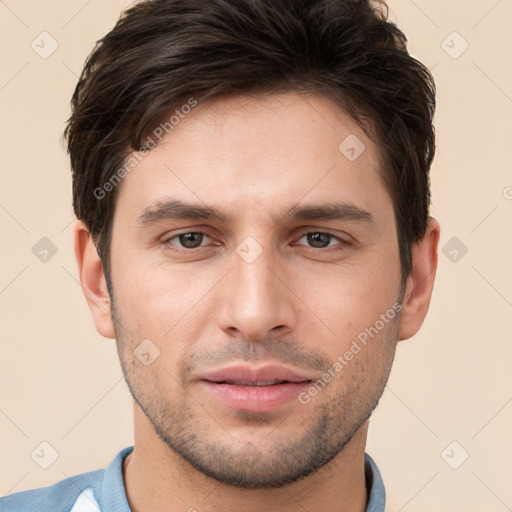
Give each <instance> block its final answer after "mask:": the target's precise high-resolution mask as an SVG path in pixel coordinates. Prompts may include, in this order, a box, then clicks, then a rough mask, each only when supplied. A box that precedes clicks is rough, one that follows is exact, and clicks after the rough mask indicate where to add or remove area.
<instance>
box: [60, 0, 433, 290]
mask: <svg viewBox="0 0 512 512" xmlns="http://www.w3.org/2000/svg"><path fill="white" fill-rule="evenodd" d="M387 18H388V12H387V7H386V5H385V4H384V2H381V1H377V0H376V1H373V2H372V1H371V0H207V1H206V0H145V1H141V2H139V3H137V4H135V5H134V6H132V7H131V8H129V9H128V10H127V11H125V12H124V13H123V14H122V16H121V17H120V19H119V20H118V22H117V24H116V25H115V27H114V28H113V29H112V30H111V31H110V32H109V33H108V34H107V35H106V36H105V37H103V38H102V39H101V40H100V41H98V42H97V43H96V46H95V48H94V50H93V52H92V53H91V55H90V56H89V57H88V59H87V61H86V63H85V67H84V69H83V71H82V74H81V76H80V79H79V82H78V85H77V87H76V90H75V92H74V95H73V99H72V115H71V117H70V119H69V121H68V124H67V126H66V130H65V137H66V140H67V147H68V152H69V155H70V157H71V166H72V171H73V206H74V210H75V213H76V216H77V218H79V219H82V220H83V221H84V222H85V224H86V225H87V227H88V229H89V231H90V233H91V235H92V237H93V240H94V241H95V243H96V245H97V247H98V253H99V255H100V258H101V260H102V263H103V265H104V268H105V270H106V272H107V273H108V269H109V246H110V238H111V236H110V234H111V228H112V214H113V205H114V199H115V191H116V188H115V187H108V193H107V194H104V196H105V197H102V198H101V199H98V198H97V195H98V194H97V193H95V191H97V190H98V189H99V188H101V187H103V185H104V184H105V183H108V182H109V180H112V177H113V176H114V175H115V173H116V172H119V169H122V168H123V165H124V164H125V159H126V158H127V156H128V154H129V153H131V152H132V151H140V150H141V149H143V148H144V146H145V143H144V138H145V136H146V134H147V133H148V130H149V129H150V127H151V126H152V123H154V122H155V120H156V119H159V118H161V116H162V115H164V114H166V113H169V112H172V111H173V109H175V108H177V107H179V106H180V105H183V104H184V103H186V102H187V100H188V99H190V98H191V97H195V98H199V99H201V98H205V97H219V96H223V95H234V94H238V93H252V92H256V91H264V92H269V93H272V92H287V91H297V92H313V93H318V94H321V95H324V96H327V97H329V98H331V99H333V100H334V101H335V102H336V103H337V104H338V105H339V106H340V107H341V108H343V109H344V110H345V111H346V112H348V113H349V114H350V115H351V116H352V117H353V118H354V119H355V120H356V121H357V122H358V123H359V124H360V126H361V127H362V128H363V129H364V130H365V132H366V133H367V134H369V131H371V132H372V133H374V134H375V137H376V142H377V143H378V146H379V148H380V153H381V155H382V160H383V169H382V170H381V175H382V178H383V180H384V183H385V185H386V189H387V191H388V193H389V194H390V196H391V198H392V201H393V205H394V212H395V219H396V226H397V237H398V243H399V252H400V262H401V269H402V287H403V285H404V283H405V280H406V278H407V277H408V276H409V274H410V273H411V270H412V255H411V249H412V246H413V244H414V243H416V242H417V241H419V240H420V239H421V238H422V237H423V236H424V234H425V231H426V226H427V222H428V216H429V213H428V212H429V205H430V180H429V169H430V165H431V162H432V159H433V157H434V151H435V135H434V128H433V125H432V120H433V115H434V109H435V85H434V81H433V78H432V76H431V74H430V72H429V71H428V69H427V68H426V67H425V66H424V65H422V64H421V63H420V62H418V61H417V60H415V59H414V58H413V57H411V56H410V55H409V53H408V52H407V48H406V42H407V39H406V37H405V35H404V34H403V33H402V32H401V31H400V30H399V29H398V28H397V27H396V25H395V24H393V23H391V22H390V21H388V19H387ZM370 127H371V130H369V128H370ZM340 142H341V141H340ZM118 177H119V176H118ZM111 189H112V190H111ZM101 190H104V189H103V188H102V189H101Z"/></svg>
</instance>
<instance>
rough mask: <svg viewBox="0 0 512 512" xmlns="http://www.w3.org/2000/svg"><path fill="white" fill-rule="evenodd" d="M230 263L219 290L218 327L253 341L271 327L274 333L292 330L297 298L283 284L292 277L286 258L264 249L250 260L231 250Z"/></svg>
mask: <svg viewBox="0 0 512 512" xmlns="http://www.w3.org/2000/svg"><path fill="white" fill-rule="evenodd" d="M233 263H234V268H233V269H232V270H231V272H229V273H228V275H227V276H226V278H225V279H223V280H222V282H221V283H220V284H221V287H220V289H219V290H218V293H219V295H220V296H219V297H218V300H219V304H220V305H219V308H218V309H217V314H218V322H219V327H220V328H221V329H222V330H224V331H225V332H227V333H228V334H230V335H231V336H235V337H240V335H243V336H244V337H246V338H248V339H250V340H253V341H258V340H262V339H264V338H265V337H266V336H268V335H269V333H270V331H273V332H272V333H271V334H272V335H273V336H275V335H276V333H277V332H278V333H279V334H280V335H284V334H286V333H288V332H290V331H292V330H294V329H295V327H296V323H297V314H296V313H297V312H296V302H297V301H298V300H297V299H296V298H295V295H294V293H293V291H292V290H291V289H290V288H289V287H288V285H287V284H285V282H286V281H288V282H289V280H290V278H291V276H290V270H289V269H287V268H286V265H285V262H278V261H277V259H276V258H274V257H272V256H271V255H270V250H267V249H265V250H263V252H262V253H261V254H260V255H259V256H258V257H257V258H256V259H255V260H254V261H252V262H251V261H250V260H247V259H244V258H243V257H242V256H240V255H239V254H238V253H234V254H233ZM294 299H295V302H294Z"/></svg>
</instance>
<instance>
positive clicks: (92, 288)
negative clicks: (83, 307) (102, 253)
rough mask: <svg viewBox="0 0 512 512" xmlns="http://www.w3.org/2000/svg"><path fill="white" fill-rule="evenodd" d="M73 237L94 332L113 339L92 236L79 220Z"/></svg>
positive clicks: (106, 294)
mask: <svg viewBox="0 0 512 512" xmlns="http://www.w3.org/2000/svg"><path fill="white" fill-rule="evenodd" d="M73 236H74V245H75V257H76V261H77V263H78V273H79V275H80V283H81V285H82V290H83V291H84V294H85V298H86V300H87V303H88V304H89V308H90V309H91V313H92V316H93V319H94V324H95V325H96V330H97V331H98V332H99V333H100V334H101V335H102V336H105V338H115V331H114V325H113V322H112V315H111V310H110V297H109V295H108V289H107V282H106V280H105V274H104V272H103V265H102V264H101V260H100V258H99V256H98V252H97V251H96V246H95V245H94V243H93V241H92V236H91V234H90V232H89V230H88V229H87V227H86V226H85V224H84V223H83V222H82V221H81V220H78V221H76V223H75V227H74V233H73Z"/></svg>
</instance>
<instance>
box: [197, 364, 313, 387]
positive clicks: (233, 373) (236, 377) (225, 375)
mask: <svg viewBox="0 0 512 512" xmlns="http://www.w3.org/2000/svg"><path fill="white" fill-rule="evenodd" d="M199 380H207V381H210V382H231V383H234V382H244V383H256V382H268V381H286V382H305V381H310V380H312V377H310V376H308V375H305V374H302V373H299V372H297V371H294V370H291V369H290V368H286V367H284V366H276V365H267V366H261V367H259V368H253V367H250V366H240V365H238V366H229V367H225V368H221V369H219V370H215V371H211V372H208V373H204V374H202V375H200V376H199Z"/></svg>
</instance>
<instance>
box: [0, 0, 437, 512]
mask: <svg viewBox="0 0 512 512" xmlns="http://www.w3.org/2000/svg"><path fill="white" fill-rule="evenodd" d="M405 41H406V40H405V36H404V35H403V34H402V33H401V32H400V31H399V30H398V29H397V28H396V26H394V25H393V24H392V23H390V22H388V21H386V7H385V6H384V5H381V4H377V3H371V2H369V1H365V0H293V1H292V0H272V1H270V0H209V1H208V2H205V1H203V0H187V1H184V0H147V1H142V2H140V3H138V4H136V5H135V6H133V7H132V8H130V9H129V10H128V11H126V12H125V13H124V14H123V15H122V17H121V18H120V20H119V21H118V23H117V25H116V26H115V28H114V29H113V30H112V31H111V32H110V33H109V34H107V35H106V36H105V37H104V38H103V39H102V40H101V41H100V42H99V43H98V45H97V46H96V48H95V50H94V51H93V53H92V54H91V56H90V57H89V59H88V61H87V63H86V65H85V68H84V71H83V73H82V76H81V78H80V81H79V83H78V86H77V88H76V91H75V94H74V97H73V102H72V116H71V118H70V120H69V123H68V126H67V129H66V137H67V141H68V149H69V153H70V156H71V164H72V170H73V198H74V208H75V212H76V215H77V218H78V221H77V223H76V226H75V232H74V237H75V254H76V257H77V261H78V268H79V274H80V279H81V283H82V287H83V289H84V292H85V297H86V299H87V301H88V303H89V306H90V308H91V311H92V315H93V318H94V322H95V325H96V328H97V330H98V331H99V333H100V334H102V335H103V336H105V337H107V338H112V339H114V338H115V339H116V342H117V348H118V352H119V356H120V361H121V364H122V368H123V372H124V375H125V378H126V381H127V384H128V386H129V389H130V391H131V393H132V396H133V398H134V421H135V442H134V447H128V448H126V449H124V450H122V451H121V452H120V453H119V454H118V455H117V456H116V457H115V458H114V460H113V461H112V463H111V464H110V465H109V467H108V468H107V469H106V470H105V471H103V470H99V471H95V472H91V473H86V474H82V475H78V476H75V477H72V478H69V479H66V480H62V481H61V482H59V483H57V484H55V485H53V486H51V487H48V488H44V489H36V490H30V491H25V492H21V493H17V494H14V495H11V496H8V497H6V498H4V499H3V500H2V501H0V504H1V510H37V511H50V510H51V511H52V512H55V511H69V510H71V511H73V512H79V511H80V512H84V511H97V510H102V511H104V512H107V511H109V512H110V511H128V510H133V511H138V512H140V511H146V510H151V511H152V512H170V511H195V510H197V511H200V512H202V511H205V512H207V511H219V510H222V511H238V510H245V511H262V510H272V511H277V512H281V511H292V510H308V511H317V510H322V511H323V512H330V511H333V512H334V511H337V512H348V511H350V512H354V511H365V510H366V511H371V512H376V511H383V510H384V505H385V490H384V485H383V481H382V478H381V475H380V473H379V470H378V468H377V466H376V464H375V462H374V461H373V460H372V459H371V457H370V456H369V455H368V454H365V443H366V437H367V430H368V423H369V417H370V415H371V413H372V411H373V410H374V408H375V407H376V405H377V403H378V400H379V398H380V396H381V394H382V392H383V389H384V387H385V384H386V381H387V378H388V375H389V372H390V369H391V365H392V362H393V358H394V353H395V348H396V344H397V342H398V341H399V340H404V339H407V338H410V337H411V336H413V335H414V334H415V333H416V332H417V331H418V330H419V329H420V327H421V325H422V323H423V321H424V318H425V315H426V313H427V310H428V306H429V302H430V297H431V293H432V289H433V283H434V277H435V272H436V267H437V245H438V240H439V224H438V223H437V221H435V220H434V219H433V218H431V217H429V214H428V211H429V202H430V191H429V168H430V165H431V162H432V158H433V156H434V132H433V127H432V116H433V113H434V103H435V101H434V84H433V80H432V77H431V76H430V74H429V73H428V71H427V70H426V69H425V67H424V66H422V65H421V64H420V63H419V62H417V61H416V60H414V59H413V58H412V57H410V56H409V55H408V53H407V50H406V46H405Z"/></svg>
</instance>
